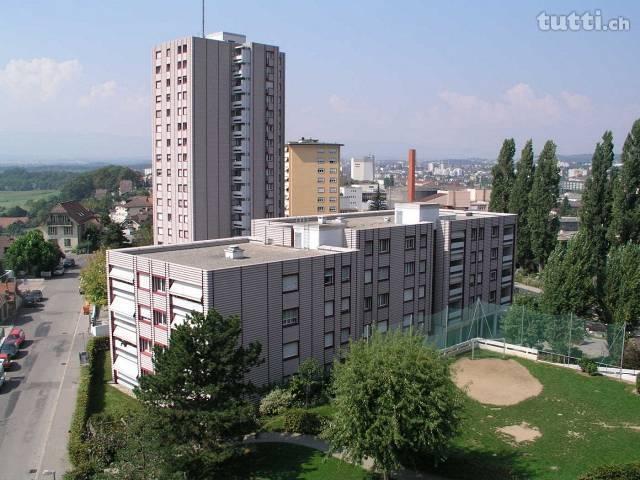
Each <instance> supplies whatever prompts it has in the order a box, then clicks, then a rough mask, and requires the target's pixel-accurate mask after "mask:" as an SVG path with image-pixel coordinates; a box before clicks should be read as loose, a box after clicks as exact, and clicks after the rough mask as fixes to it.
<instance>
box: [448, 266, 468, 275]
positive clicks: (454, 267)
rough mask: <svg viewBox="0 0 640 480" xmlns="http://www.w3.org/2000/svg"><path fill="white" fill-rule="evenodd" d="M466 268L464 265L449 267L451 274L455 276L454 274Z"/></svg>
mask: <svg viewBox="0 0 640 480" xmlns="http://www.w3.org/2000/svg"><path fill="white" fill-rule="evenodd" d="M463 268H464V265H451V266H450V267H449V273H450V274H453V273H459V272H462V269H463Z"/></svg>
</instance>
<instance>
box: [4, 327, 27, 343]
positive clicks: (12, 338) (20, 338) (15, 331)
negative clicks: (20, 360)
mask: <svg viewBox="0 0 640 480" xmlns="http://www.w3.org/2000/svg"><path fill="white" fill-rule="evenodd" d="M4 343H13V344H14V345H15V346H16V347H18V348H20V347H21V346H22V344H23V343H24V330H22V329H21V328H18V327H13V328H12V329H11V331H10V332H9V335H7V338H5V339H4Z"/></svg>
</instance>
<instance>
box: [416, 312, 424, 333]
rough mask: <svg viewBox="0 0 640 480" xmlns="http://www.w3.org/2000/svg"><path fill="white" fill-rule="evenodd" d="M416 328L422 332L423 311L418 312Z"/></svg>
mask: <svg viewBox="0 0 640 480" xmlns="http://www.w3.org/2000/svg"><path fill="white" fill-rule="evenodd" d="M416 323H417V327H418V329H420V330H422V329H423V328H424V310H418V318H417V322H416Z"/></svg>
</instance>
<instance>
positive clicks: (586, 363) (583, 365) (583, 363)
mask: <svg viewBox="0 0 640 480" xmlns="http://www.w3.org/2000/svg"><path fill="white" fill-rule="evenodd" d="M578 365H580V369H581V370H582V371H583V372H584V373H586V374H588V375H591V376H593V375H597V374H598V364H597V363H596V362H594V361H593V360H589V359H588V358H583V359H582V360H580V362H579V363H578Z"/></svg>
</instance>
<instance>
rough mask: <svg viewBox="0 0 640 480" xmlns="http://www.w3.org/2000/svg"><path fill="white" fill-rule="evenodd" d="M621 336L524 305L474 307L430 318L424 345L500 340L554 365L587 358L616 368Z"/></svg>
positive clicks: (619, 331) (620, 331)
mask: <svg viewBox="0 0 640 480" xmlns="http://www.w3.org/2000/svg"><path fill="white" fill-rule="evenodd" d="M624 334H625V326H624V325H619V324H615V325H605V324H602V323H599V322H594V321H592V320H587V319H585V318H581V317H578V316H576V315H572V314H567V315H549V314H544V313H540V312H538V311H535V310H533V309H531V308H529V307H527V306H524V305H495V304H487V303H481V302H476V303H474V304H473V305H470V306H468V307H465V308H463V309H456V310H451V309H445V310H444V311H442V312H440V313H438V314H434V315H432V316H431V325H430V330H429V335H428V337H427V340H428V341H429V342H430V343H432V344H434V345H435V346H436V347H437V348H440V349H443V348H448V347H452V346H454V345H457V344H459V343H462V342H465V341H467V340H470V339H472V338H484V339H489V340H501V341H505V342H507V343H510V344H514V345H522V346H525V347H531V348H536V349H537V350H539V351H540V354H539V357H541V358H543V359H546V360H549V361H553V362H558V363H578V362H579V361H580V359H581V358H583V357H587V358H589V359H592V360H594V361H595V362H597V363H599V364H601V365H603V366H612V367H619V366H621V364H622V363H621V362H622V360H623V350H624V343H625V335H624Z"/></svg>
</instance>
